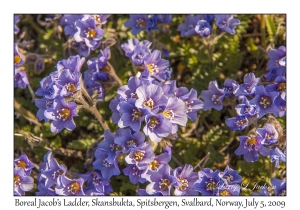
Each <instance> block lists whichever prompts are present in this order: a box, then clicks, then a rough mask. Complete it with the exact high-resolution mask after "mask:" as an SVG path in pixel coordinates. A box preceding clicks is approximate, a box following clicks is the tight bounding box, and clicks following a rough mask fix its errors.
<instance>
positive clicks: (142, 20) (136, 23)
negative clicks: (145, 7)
mask: <svg viewBox="0 0 300 210" xmlns="http://www.w3.org/2000/svg"><path fill="white" fill-rule="evenodd" d="M147 22H148V17H147V15H129V20H127V21H126V22H125V23H124V25H125V26H126V27H127V28H131V29H132V31H131V32H132V34H133V35H136V34H137V33H139V32H140V31H141V30H143V29H146V27H147Z"/></svg>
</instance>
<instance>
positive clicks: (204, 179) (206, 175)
mask: <svg viewBox="0 0 300 210" xmlns="http://www.w3.org/2000/svg"><path fill="white" fill-rule="evenodd" d="M219 172H220V171H219V170H216V171H215V172H212V171H207V170H205V171H203V173H199V179H198V180H197V181H196V182H195V184H194V189H195V190H196V191H199V192H201V194H202V195H203V196H214V195H216V194H217V192H218V187H219V186H220V185H222V184H223V183H224V182H223V180H221V178H220V177H219ZM200 176H201V177H200Z"/></svg>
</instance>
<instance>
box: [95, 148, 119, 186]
mask: <svg viewBox="0 0 300 210" xmlns="http://www.w3.org/2000/svg"><path fill="white" fill-rule="evenodd" d="M107 158H108V154H107V153H106V152H103V151H102V150H100V149H99V148H98V149H96V152H95V161H94V162H93V167H94V168H95V169H98V170H100V171H101V174H102V177H103V178H104V179H106V180H109V179H110V177H112V176H117V175H119V174H120V169H119V166H118V162H117V160H114V161H113V162H112V163H108V161H107Z"/></svg>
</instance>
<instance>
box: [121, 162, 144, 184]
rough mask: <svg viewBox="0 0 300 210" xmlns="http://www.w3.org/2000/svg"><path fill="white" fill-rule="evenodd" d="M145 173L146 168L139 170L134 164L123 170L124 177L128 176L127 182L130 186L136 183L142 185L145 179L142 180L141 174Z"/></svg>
mask: <svg viewBox="0 0 300 210" xmlns="http://www.w3.org/2000/svg"><path fill="white" fill-rule="evenodd" d="M146 171H147V168H143V169H139V168H138V167H137V166H136V165H135V164H129V165H128V166H127V167H126V168H124V169H123V172H124V174H125V175H126V176H129V180H130V182H131V183H132V184H137V183H138V182H140V183H144V182H145V181H146V179H145V178H142V174H144V173H145V172H146Z"/></svg>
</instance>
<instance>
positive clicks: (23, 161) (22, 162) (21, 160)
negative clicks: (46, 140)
mask: <svg viewBox="0 0 300 210" xmlns="http://www.w3.org/2000/svg"><path fill="white" fill-rule="evenodd" d="M14 165H15V167H19V168H23V169H24V172H25V175H26V176H29V175H30V173H31V169H33V168H34V164H33V162H31V161H30V160H29V159H28V157H27V155H26V154H23V155H21V156H20V157H18V158H17V159H15V160H14Z"/></svg>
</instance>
